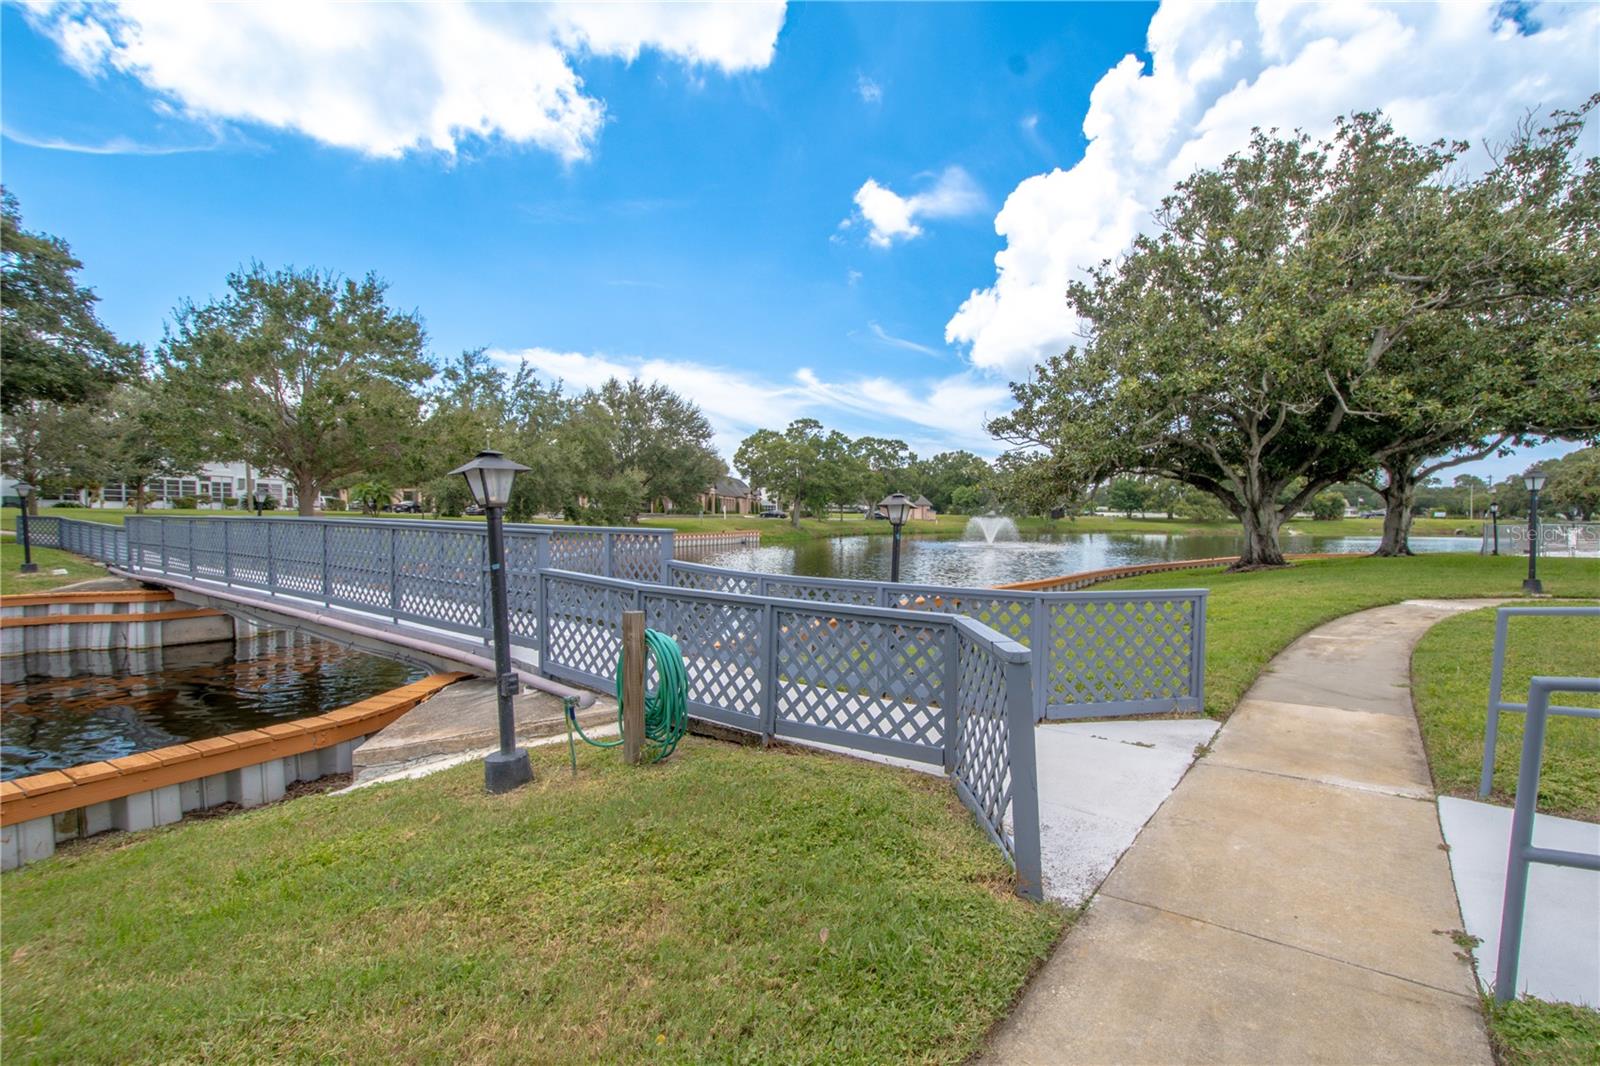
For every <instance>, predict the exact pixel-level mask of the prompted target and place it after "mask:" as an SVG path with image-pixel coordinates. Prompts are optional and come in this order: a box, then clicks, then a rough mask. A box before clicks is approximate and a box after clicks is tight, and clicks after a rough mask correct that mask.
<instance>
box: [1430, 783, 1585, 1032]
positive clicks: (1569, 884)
mask: <svg viewBox="0 0 1600 1066" xmlns="http://www.w3.org/2000/svg"><path fill="white" fill-rule="evenodd" d="M1439 824H1440V825H1441V826H1443V827H1444V839H1445V842H1446V843H1448V844H1449V845H1450V869H1451V872H1452V873H1453V874H1454V875H1455V882H1456V895H1457V896H1459V897H1460V899H1461V916H1462V918H1463V919H1464V920H1465V922H1466V926H1467V932H1469V933H1471V934H1472V935H1473V936H1475V937H1478V938H1479V939H1480V940H1482V941H1483V943H1481V944H1479V945H1478V947H1477V948H1476V949H1474V951H1473V954H1474V955H1475V956H1476V957H1477V960H1478V979H1479V980H1481V981H1482V982H1483V984H1484V987H1485V988H1492V987H1494V980H1495V963H1496V961H1497V960H1498V957H1499V952H1500V908H1501V906H1502V904H1503V903H1504V902H1505V885H1506V855H1507V852H1509V851H1510V848H1511V808H1510V807H1497V806H1493V805H1491V804H1488V803H1475V802H1473V801H1471V800H1464V799H1456V798H1454V797H1452V796H1441V797H1439ZM1533 843H1534V846H1536V847H1541V848H1555V849H1559V850H1562V851H1577V852H1587V853H1589V854H1590V855H1597V854H1600V825H1596V824H1594V823H1593V822H1579V821H1574V820H1573V819H1571V818H1557V817H1554V816H1553V815H1548V814H1539V815H1535V816H1534V820H1533ZM1517 977H1518V979H1519V981H1520V983H1521V987H1520V988H1518V989H1517V991H1518V993H1523V992H1526V993H1528V994H1530V995H1534V996H1537V997H1539V998H1540V999H1548V1000H1554V1001H1556V1002H1561V1003H1582V1004H1584V1005H1585V1006H1589V1007H1596V1008H1600V872H1596V871H1594V870H1576V869H1573V868H1572V867H1568V866H1545V865H1542V864H1538V863H1535V864H1534V865H1533V866H1531V867H1529V869H1528V905H1527V910H1526V911H1525V917H1524V919H1523V924H1522V957H1521V961H1520V963H1519V965H1518V967H1517Z"/></svg>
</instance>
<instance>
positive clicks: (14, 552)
mask: <svg viewBox="0 0 1600 1066" xmlns="http://www.w3.org/2000/svg"><path fill="white" fill-rule="evenodd" d="M32 554H33V561H34V563H35V564H37V565H38V567H39V572H38V573H36V574H21V573H18V572H17V570H18V568H19V567H21V566H22V545H20V544H18V543H16V542H15V541H13V540H12V539H11V538H10V537H7V538H6V539H5V540H4V541H0V593H5V594H8V595H9V594H12V593H20V592H43V591H44V590H45V589H53V588H57V587H59V586H61V585H70V584H72V583H73V582H75V581H87V580H89V579H90V578H93V577H105V576H106V570H105V567H103V566H96V565H94V564H93V563H90V562H87V561H85V560H84V559H83V558H82V557H81V556H77V555H73V554H72V553H71V552H64V551H57V550H56V549H54V548H34V549H33V552H32ZM52 570H65V571H66V573H65V574H52V573H51V572H50V571H52Z"/></svg>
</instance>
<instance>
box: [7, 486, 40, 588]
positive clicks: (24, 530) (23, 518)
mask: <svg viewBox="0 0 1600 1066" xmlns="http://www.w3.org/2000/svg"><path fill="white" fill-rule="evenodd" d="M13 489H14V490H15V491H16V494H17V498H18V499H19V500H21V501H22V513H21V514H19V515H17V535H18V536H20V537H21V538H22V569H21V571H19V572H20V573H24V574H36V573H38V572H39V564H38V563H36V562H34V561H33V546H32V545H31V544H29V543H28V497H29V496H32V495H33V486H32V485H30V484H28V483H27V482H26V481H19V482H17V483H16V485H14V486H13Z"/></svg>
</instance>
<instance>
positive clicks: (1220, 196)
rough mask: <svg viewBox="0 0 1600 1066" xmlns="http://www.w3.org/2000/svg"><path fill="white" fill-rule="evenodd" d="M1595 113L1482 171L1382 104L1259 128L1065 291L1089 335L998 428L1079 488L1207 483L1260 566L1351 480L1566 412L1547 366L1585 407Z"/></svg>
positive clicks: (1561, 123) (1596, 376) (1524, 144)
mask: <svg viewBox="0 0 1600 1066" xmlns="http://www.w3.org/2000/svg"><path fill="white" fill-rule="evenodd" d="M1586 110H1587V109H1586ZM1579 125H1581V116H1574V115H1571V114H1569V113H1561V112H1558V113H1557V115H1556V121H1555V123H1554V125H1552V126H1551V127H1550V128H1548V129H1544V130H1540V131H1537V132H1535V131H1525V132H1524V133H1523V134H1522V135H1521V136H1520V137H1519V139H1518V140H1517V141H1516V142H1515V143H1514V144H1513V145H1511V146H1510V147H1509V148H1508V149H1507V150H1506V151H1504V152H1503V153H1502V155H1501V158H1500V160H1499V162H1498V163H1497V165H1496V166H1495V167H1494V168H1493V169H1492V170H1491V172H1490V173H1488V174H1487V175H1485V176H1482V177H1480V178H1477V179H1465V178H1461V177H1459V175H1458V173H1457V161H1458V158H1459V156H1460V153H1461V152H1462V151H1463V150H1464V148H1465V146H1464V145H1462V144H1459V143H1457V144H1447V143H1442V142H1441V143H1436V144H1432V145H1418V144H1414V143H1412V142H1411V141H1409V140H1407V139H1406V138H1404V137H1401V136H1399V135H1397V134H1396V133H1395V132H1394V130H1393V129H1392V127H1391V126H1390V125H1389V124H1388V123H1387V122H1386V121H1385V120H1384V119H1383V118H1382V117H1381V116H1378V115H1357V116H1355V117H1353V118H1351V119H1348V120H1344V121H1341V122H1340V123H1339V125H1338V128H1337V131H1336V133H1335V134H1334V135H1333V136H1332V137H1331V138H1330V139H1329V140H1327V141H1325V142H1323V143H1320V144H1313V143H1312V142H1311V140H1310V139H1309V138H1308V137H1306V136H1304V135H1299V134H1297V135H1293V136H1278V135H1276V134H1273V133H1265V132H1261V131H1257V132H1256V133H1255V135H1254V136H1253V137H1252V139H1251V142H1250V145H1249V147H1248V148H1247V149H1245V150H1244V151H1241V152H1238V153H1235V154H1234V155H1232V156H1230V157H1229V158H1228V159H1227V160H1226V161H1225V162H1224V163H1223V164H1222V165H1221V166H1219V167H1217V168H1214V169H1209V170H1201V171H1198V172H1196V173H1195V174H1194V175H1192V176H1191V177H1189V178H1188V179H1186V180H1184V181H1183V182H1180V183H1179V184H1178V185H1177V187H1176V189H1175V190H1174V192H1173V193H1172V194H1171V195H1170V196H1168V197H1167V198H1166V199H1165V200H1164V201H1163V203H1162V207H1161V209H1160V210H1159V211H1158V212H1157V215H1156V220H1155V221H1156V228H1155V231H1154V232H1153V233H1152V234H1149V235H1145V236H1141V237H1140V238H1138V239H1137V240H1136V241H1135V242H1134V244H1133V247H1132V248H1131V250H1130V251H1129V252H1128V254H1127V255H1126V256H1125V257H1124V258H1123V259H1122V260H1120V261H1118V262H1115V263H1113V262H1109V261H1108V262H1106V263H1103V264H1102V265H1101V266H1099V267H1098V268H1096V269H1094V270H1093V271H1091V272H1090V276H1089V278H1088V279H1087V280H1084V281H1080V282H1076V283H1074V284H1073V285H1072V286H1071V288H1070V290H1069V292H1068V295H1067V302H1068V305H1069V307H1070V308H1071V309H1072V310H1073V311H1075V312H1076V313H1077V314H1078V315H1079V316H1080V317H1081V318H1082V319H1083V322H1084V324H1085V326H1086V329H1087V331H1088V340H1087V342H1086V343H1085V344H1084V346H1083V347H1082V348H1081V349H1074V350H1071V351H1068V352H1066V353H1064V354H1062V355H1059V356H1056V357H1054V358H1052V359H1050V360H1049V361H1047V362H1046V364H1045V365H1044V366H1042V367H1040V368H1039V370H1038V372H1037V373H1036V374H1035V375H1034V377H1033V378H1032V379H1031V380H1029V381H1026V382H1019V383H1015V384H1013V386H1012V392H1013V396H1014V398H1015V400H1016V404H1017V406H1016V409H1015V411H1013V412H1012V413H1011V414H1009V415H1006V416H1003V417H1001V418H999V419H996V420H994V421H993V422H992V423H991V424H990V429H991V432H993V433H995V434H996V435H997V436H999V437H1000V438H1002V439H1004V440H1006V441H1008V442H1010V443H1012V444H1014V445H1016V446H1019V447H1022V448H1026V449H1037V450H1040V451H1042V452H1044V453H1048V454H1050V455H1053V456H1056V457H1058V459H1057V461H1056V465H1057V473H1058V474H1059V476H1060V477H1061V478H1062V479H1063V483H1064V484H1065V483H1070V482H1073V481H1076V482H1079V483H1094V482H1098V481H1101V480H1103V479H1104V478H1106V477H1107V476H1109V475H1111V474H1113V473H1116V472H1128V473H1138V474H1152V475H1159V476H1162V477H1167V478H1171V479H1173V480H1176V481H1179V482H1182V483H1184V484H1186V485H1190V486H1192V487H1194V488H1196V489H1199V490H1202V491H1204V492H1207V493H1210V494H1211V495H1212V496H1214V497H1215V498H1216V499H1217V500H1218V501H1219V502H1221V504H1222V505H1223V506H1224V507H1225V508H1226V509H1227V510H1228V511H1229V512H1230V513H1232V514H1233V515H1234V516H1235V517H1237V518H1238V519H1239V520H1240V522H1241V523H1242V524H1243V525H1244V530H1245V545H1244V550H1243V551H1242V553H1241V557H1240V564H1239V565H1241V566H1256V565H1277V564H1281V563H1282V562H1283V555H1282V551H1281V549H1280V547H1279V545H1278V528H1279V526H1280V525H1281V523H1282V522H1283V521H1284V520H1286V519H1287V518H1288V517H1290V516H1292V515H1293V514H1294V513H1296V512H1297V511H1299V510H1301V509H1302V508H1303V507H1304V506H1305V505H1306V504H1307V503H1308V501H1310V500H1311V499H1312V498H1314V497H1315V496H1316V495H1317V494H1318V493H1319V492H1321V491H1322V490H1323V489H1325V488H1327V487H1328V486H1330V485H1332V484H1334V483H1336V482H1338V481H1342V480H1344V479H1347V478H1349V477H1351V476H1352V475H1354V474H1357V473H1360V472H1362V471H1366V470H1370V469H1373V468H1375V467H1377V466H1379V465H1382V464H1384V463H1386V462H1388V463H1395V464H1399V463H1403V462H1405V461H1407V459H1406V458H1402V457H1409V458H1410V459H1420V458H1422V457H1424V456H1426V455H1430V454H1437V453H1439V452H1441V451H1446V450H1450V449H1452V448H1458V447H1464V446H1470V445H1471V444H1472V443H1473V442H1474V441H1481V440H1482V439H1483V438H1485V437H1486V436H1490V435H1491V433H1499V432H1512V433H1515V432H1519V431H1535V430H1540V429H1546V430H1547V429H1550V428H1552V427H1550V426H1547V425H1543V424H1541V423H1540V422H1539V421H1536V420H1535V418H1534V417H1533V415H1532V414H1531V409H1532V406H1533V405H1532V404H1530V403H1529V398H1528V396H1527V392H1528V389H1529V388H1530V385H1531V384H1532V383H1533V382H1534V381H1536V380H1537V379H1538V378H1539V377H1540V376H1541V375H1549V376H1552V380H1559V381H1562V382H1565V383H1570V384H1571V385H1572V391H1573V397H1572V398H1573V399H1574V401H1575V402H1574V404H1572V405H1571V406H1573V407H1575V408H1578V409H1579V411H1578V414H1577V415H1576V417H1577V419H1578V421H1580V422H1581V421H1583V420H1584V419H1586V418H1587V417H1589V416H1588V415H1587V414H1584V413H1583V410H1584V407H1583V405H1584V402H1585V401H1586V399H1587V401H1588V402H1592V400H1593V399H1595V398H1596V389H1595V386H1594V384H1593V383H1594V382H1596V381H1600V370H1597V366H1600V364H1596V362H1595V359H1596V348H1595V345H1594V343H1593V338H1594V334H1593V324H1594V318H1593V314H1594V311H1593V305H1594V296H1595V294H1596V292H1597V286H1596V280H1597V273H1596V270H1595V263H1594V247H1595V224H1596V220H1595V202H1596V198H1595V195H1594V193H1595V181H1596V173H1597V169H1596V161H1594V160H1588V161H1586V162H1583V163H1581V164H1580V163H1579V162H1577V161H1576V160H1575V159H1574V158H1573V156H1574V152H1575V151H1576V143H1577V142H1576V130H1577V127H1578V126H1579ZM1585 338H1587V339H1585ZM1508 349H1509V350H1511V351H1513V352H1515V353H1517V357H1516V358H1513V359H1510V360H1508V359H1507V358H1506V353H1507V351H1508ZM1508 363H1509V365H1508ZM1586 375H1587V377H1586ZM1446 384H1448V387H1445V386H1446ZM1590 410H1592V409H1590ZM1546 411H1547V413H1557V414H1558V415H1559V418H1560V420H1561V421H1562V422H1563V424H1564V425H1566V424H1569V423H1570V422H1571V421H1572V418H1573V412H1572V411H1570V410H1561V405H1557V404H1553V405H1551V406H1550V407H1549V408H1547V409H1546ZM1539 417H1540V418H1541V419H1542V418H1543V417H1544V416H1539ZM1441 427H1448V428H1444V429H1442V431H1441V432H1439V433H1438V434H1437V435H1434V436H1428V434H1430V433H1433V431H1434V430H1437V429H1441Z"/></svg>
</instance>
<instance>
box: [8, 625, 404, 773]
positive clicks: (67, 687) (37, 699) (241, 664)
mask: <svg viewBox="0 0 1600 1066" xmlns="http://www.w3.org/2000/svg"><path fill="white" fill-rule="evenodd" d="M423 674H424V671H423V670H421V669H418V668H416V667H412V666H407V665H406V664H404V663H398V662H392V661H390V660H388V659H382V658H379V657H377V656H374V655H366V654H364V653H361V652H353V651H348V650H346V649H344V648H341V647H339V646H338V645H335V644H331V643H328V642H326V641H321V640H317V639H315V638H312V637H306V636H303V635H299V634H294V633H287V632H278V633H270V634H266V635H263V636H260V637H256V638H253V639H251V640H244V641H237V642H235V641H218V642H215V643H209V644H191V645H186V646H183V647H178V648H164V649H152V650H148V651H133V652H130V651H126V650H123V651H102V652H66V653H39V654H31V655H19V656H14V657H11V658H7V659H3V660H0V682H3V683H0V780H5V779H9V778H12V777H19V776H23V775H26V774H36V773H42V772H44V771H45V770H56V769H60V768H62V767H65V766H75V765H77V764H78V763H83V762H92V761H94V760H97V759H112V758H116V757H117V756H120V755H131V754H133V753H134V752H139V751H148V750H150V749H151V748H159V747H162V746H164V745H167V744H177V743H181V742H183V741H185V740H198V739H200V738H203V737H214V736H220V735H221V734H223V733H231V732H234V731H236V730H241V729H255V728H259V727H260V726H263V725H271V724H272V723H274V722H280V721H284V720H286V719H291V718H304V717H306V716H308V715H313V714H320V713H322V712H324V711H331V710H333V709H335V708H337V707H343V706H345V705H346V704H350V703H355V702H356V701H358V700H363V699H366V698H367V697H368V696H375V695H377V694H378V693H380V692H384V691H387V690H388V689H391V688H394V687H396V686H398V685H403V684H405V683H406V682H408V681H414V680H416V679H417V678H419V677H421V676H423Z"/></svg>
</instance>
